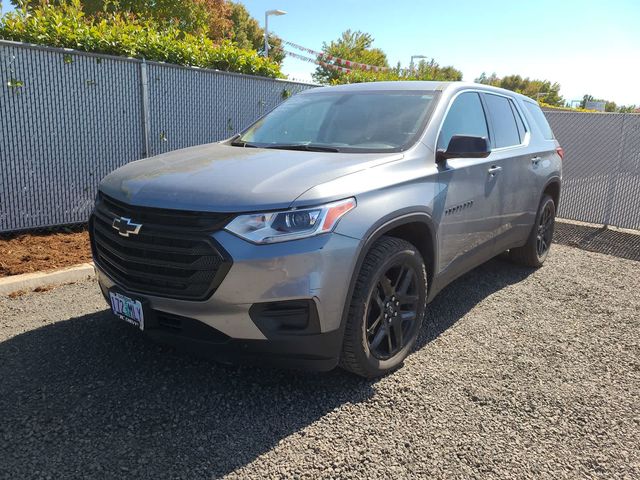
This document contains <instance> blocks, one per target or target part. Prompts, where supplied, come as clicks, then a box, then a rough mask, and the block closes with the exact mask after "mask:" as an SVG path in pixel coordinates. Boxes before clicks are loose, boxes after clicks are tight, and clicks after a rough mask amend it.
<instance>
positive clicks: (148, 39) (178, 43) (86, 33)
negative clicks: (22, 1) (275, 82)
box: [0, 0, 282, 78]
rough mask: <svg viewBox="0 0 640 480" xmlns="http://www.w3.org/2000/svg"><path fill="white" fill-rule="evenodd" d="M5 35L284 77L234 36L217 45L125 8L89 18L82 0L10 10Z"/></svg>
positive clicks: (0, 34) (0, 23) (0, 21)
mask: <svg viewBox="0 0 640 480" xmlns="http://www.w3.org/2000/svg"><path fill="white" fill-rule="evenodd" d="M0 38H4V39H6V40H14V41H18V42H25V43H35V44H39V45H49V46H52V47H64V48H73V49H75V50H83V51H86V52H95V53H105V54H110V55H121V56H127V57H134V58H144V59H146V60H154V61H159V62H168V63H175V64H178V65H187V66H194V67H202V68H214V69H217V70H224V71H228V72H239V73H245V74H248V75H260V76H264V77H272V78H275V77H281V76H282V74H281V73H280V67H279V66H278V65H277V64H276V63H274V62H272V61H270V60H269V59H266V58H264V57H260V56H259V55H258V54H257V52H255V51H252V50H244V49H241V48H238V47H237V46H235V45H233V44H232V43H231V42H229V41H223V42H222V43H220V44H214V43H213V42H212V41H211V40H210V39H209V38H207V37H204V36H202V37H200V36H195V35H192V34H189V33H185V32H183V31H182V30H180V29H179V28H178V27H176V26H174V25H166V26H160V24H158V23H157V22H155V21H153V20H150V19H140V18H138V17H136V16H134V15H132V14H124V13H121V12H110V13H107V12H105V13H103V14H102V15H101V16H96V17H87V16H85V14H84V12H83V11H82V6H81V4H80V1H79V0H71V1H70V2H66V1H65V2H61V3H60V4H59V5H54V4H50V3H44V2H43V3H42V4H39V5H38V6H36V7H33V8H29V9H27V8H20V9H18V10H16V11H15V12H10V13H7V14H6V15H4V17H2V18H0Z"/></svg>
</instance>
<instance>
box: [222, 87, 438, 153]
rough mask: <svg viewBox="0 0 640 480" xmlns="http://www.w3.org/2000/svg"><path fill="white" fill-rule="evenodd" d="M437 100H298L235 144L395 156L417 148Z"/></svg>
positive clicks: (400, 96)
mask: <svg viewBox="0 0 640 480" xmlns="http://www.w3.org/2000/svg"><path fill="white" fill-rule="evenodd" d="M434 97H435V94H434V93H433V92H424V91H398V92H396V91H369V92H341V93H338V92H327V93H311V94H306V95H298V96H295V97H293V98H291V99H290V100H288V101H286V102H284V103H283V104H281V105H280V106H278V107H277V108H276V109H275V110H273V111H272V112H271V113H269V114H268V115H266V116H265V117H263V118H262V119H260V120H259V121H258V122H256V123H255V124H253V125H252V126H251V127H249V128H248V129H247V130H246V131H245V132H244V133H243V134H242V135H240V137H239V138H238V139H236V141H235V142H234V144H236V145H243V146H255V147H266V148H291V147H305V149H306V148H308V149H317V150H327V151H346V152H393V151H401V150H405V149H406V148H408V147H409V146H411V145H412V144H414V143H415V142H416V141H417V139H418V137H419V135H420V134H421V133H422V131H423V130H424V127H425V125H426V123H427V120H428V118H429V114H430V112H431V106H432V103H433V100H434Z"/></svg>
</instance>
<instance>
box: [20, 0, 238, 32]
mask: <svg viewBox="0 0 640 480" xmlns="http://www.w3.org/2000/svg"><path fill="white" fill-rule="evenodd" d="M12 1H13V3H14V5H19V4H21V3H24V4H26V5H27V7H29V8H35V7H38V6H39V5H41V4H42V3H46V4H53V5H60V4H62V3H66V2H67V1H68V0H12ZM82 7H83V10H84V12H85V13H86V14H87V15H89V16H100V15H101V14H103V13H105V12H112V13H113V12H123V13H133V14H135V15H136V16H138V17H140V18H142V19H150V20H154V21H156V22H158V23H159V24H161V25H162V24H165V25H168V24H171V25H174V26H176V27H178V28H179V29H180V30H182V31H184V32H186V33H190V34H193V35H200V36H207V37H209V38H210V39H211V40H213V41H214V42H220V41H222V40H223V39H225V38H229V37H230V35H231V20H230V19H229V16H230V7H229V4H228V2H226V1H225V0H181V1H176V0H119V1H113V0H83V1H82Z"/></svg>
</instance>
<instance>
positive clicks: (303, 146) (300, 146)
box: [262, 143, 340, 152]
mask: <svg viewBox="0 0 640 480" xmlns="http://www.w3.org/2000/svg"><path fill="white" fill-rule="evenodd" d="M262 148H273V149H276V150H302V151H304V152H339V151H340V149H338V148H336V147H325V146H324V145H313V144H309V143H291V144H286V143H285V144H280V145H266V146H264V147H262Z"/></svg>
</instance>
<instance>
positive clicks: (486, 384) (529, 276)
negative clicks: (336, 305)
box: [0, 245, 640, 479]
mask: <svg viewBox="0 0 640 480" xmlns="http://www.w3.org/2000/svg"><path fill="white" fill-rule="evenodd" d="M104 308H105V304H104V301H103V300H102V298H101V296H100V294H99V293H98V289H97V287H96V285H95V283H93V282H86V283H81V284H76V285H68V286H63V287H59V288H56V289H54V290H52V291H49V292H46V293H39V294H28V295H25V296H22V297H19V298H15V299H7V298H4V299H0V459H1V461H0V477H2V478H80V477H83V478H91V477H92V478H149V479H160V478H214V477H220V476H225V475H228V476H229V477H231V478H283V477H299V478H330V477H332V478H365V477H369V478H376V477H377V478H391V477H393V478H409V477H411V478H415V477H427V476H428V477H432V478H493V477H496V478H498V477H500V478H554V479H556V478H591V477H594V478H595V477H598V478H630V479H631V478H640V454H639V448H638V446H639V445H640V355H639V354H640V346H639V338H640V333H639V327H640V263H638V262H634V261H631V260H623V259H619V258H616V257H612V256H607V255H602V254H597V253H590V252H585V251H581V250H578V249H573V248H570V247H564V246H560V245H555V246H554V249H553V251H552V253H551V255H550V257H549V261H548V264H547V265H546V266H545V267H544V268H542V269H540V270H537V271H531V270H528V269H523V268H519V267H515V266H513V265H511V264H509V263H506V262H504V261H502V260H493V261H491V262H489V263H488V264H486V265H483V266H482V267H480V268H478V269H476V270H474V271H473V272H471V273H470V274H468V275H466V276H465V277H463V278H461V279H460V280H458V281H457V282H455V283H454V284H453V285H451V286H450V287H449V288H447V289H446V290H444V291H443V292H442V293H441V294H440V295H439V296H438V298H437V299H436V301H435V302H434V303H433V304H431V306H430V309H429V314H430V318H431V321H430V323H429V324H428V325H427V326H426V328H425V329H424V331H423V333H422V335H421V338H420V341H419V342H418V350H417V351H416V352H415V353H414V354H413V355H412V356H411V357H409V359H408V360H407V361H406V363H405V366H404V368H402V369H401V370H399V371H397V372H395V373H394V374H392V375H389V376H387V377H386V378H383V379H381V380H379V381H375V382H370V381H364V380H361V379H359V378H356V377H353V376H350V375H348V374H346V373H343V372H341V371H334V372H330V373H328V374H310V373H298V372H289V371H278V370H269V369H256V368H249V367H228V366H223V365H217V364H213V363H211V362H207V361H201V360H198V359H195V358H192V357H190V356H187V355H184V354H180V353H176V352H174V351H172V350H170V349H169V348H167V347H159V346H156V345H154V344H152V343H150V342H149V341H148V340H146V339H145V338H144V337H143V336H142V335H141V334H140V333H139V332H137V331H136V330H135V329H133V328H132V327H129V326H128V325H126V324H124V323H123V322H120V321H117V320H115V319H113V318H111V317H110V315H109V314H107V313H106V311H105V310H104Z"/></svg>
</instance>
